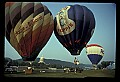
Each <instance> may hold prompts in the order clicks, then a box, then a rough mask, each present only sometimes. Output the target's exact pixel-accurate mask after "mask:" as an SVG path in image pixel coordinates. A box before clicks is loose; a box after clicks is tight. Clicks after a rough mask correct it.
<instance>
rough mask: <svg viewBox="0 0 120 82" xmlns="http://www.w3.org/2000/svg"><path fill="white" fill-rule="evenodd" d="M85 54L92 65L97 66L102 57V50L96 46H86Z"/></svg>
mask: <svg viewBox="0 0 120 82" xmlns="http://www.w3.org/2000/svg"><path fill="white" fill-rule="evenodd" d="M86 53H87V56H88V58H89V60H90V61H91V63H92V64H93V65H97V64H98V63H99V62H100V60H101V59H102V58H103V56H104V49H103V47H102V46H100V45H98V44H89V45H87V46H86Z"/></svg>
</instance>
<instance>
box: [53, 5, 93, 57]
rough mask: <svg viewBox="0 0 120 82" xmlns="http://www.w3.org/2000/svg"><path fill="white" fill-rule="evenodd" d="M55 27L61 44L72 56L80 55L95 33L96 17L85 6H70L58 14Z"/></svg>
mask: <svg viewBox="0 0 120 82" xmlns="http://www.w3.org/2000/svg"><path fill="white" fill-rule="evenodd" d="M54 26H55V28H54V33H55V35H56V37H57V39H58V40H59V42H60V43H61V44H62V45H63V46H64V47H65V48H66V49H67V50H68V51H69V52H70V53H71V55H74V56H75V55H80V52H81V51H82V49H83V48H84V47H85V46H86V44H87V43H88V41H89V40H90V38H91V37H92V35H93V33H94V29H95V17H94V15H93V13H92V11H91V10H90V9H88V8H87V7H85V6H82V5H78V4H75V5H68V6H66V7H64V8H62V9H61V10H60V11H59V12H58V14H57V15H56V17H55V19H54Z"/></svg>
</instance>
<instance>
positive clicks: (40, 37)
mask: <svg viewBox="0 0 120 82" xmlns="http://www.w3.org/2000/svg"><path fill="white" fill-rule="evenodd" d="M53 30H54V21H53V16H52V13H51V12H50V11H49V9H48V8H47V7H46V6H45V5H43V4H42V3H40V2H6V3H5V36H6V38H7V40H8V42H9V43H10V44H11V45H12V46H13V47H14V49H16V51H17V52H18V53H19V54H20V56H21V57H22V58H23V60H24V61H34V60H35V59H36V57H37V56H38V54H39V52H40V51H41V50H42V48H43V47H44V46H45V44H46V43H47V41H48V40H49V38H50V36H51V35H52V32H53Z"/></svg>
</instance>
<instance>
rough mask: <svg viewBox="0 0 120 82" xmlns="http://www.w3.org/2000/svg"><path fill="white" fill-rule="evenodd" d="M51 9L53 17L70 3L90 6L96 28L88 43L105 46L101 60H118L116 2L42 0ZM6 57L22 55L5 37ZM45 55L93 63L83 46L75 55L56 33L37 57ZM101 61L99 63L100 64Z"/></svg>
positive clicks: (49, 57) (63, 59)
mask: <svg viewBox="0 0 120 82" xmlns="http://www.w3.org/2000/svg"><path fill="white" fill-rule="evenodd" d="M41 3H42V4H44V5H45V6H47V7H48V9H49V10H50V11H51V13H52V15H53V18H54V17H55V16H56V14H57V13H58V12H59V11H60V10H61V9H62V8H63V7H66V6H68V5H74V4H79V5H84V6H86V7H87V8H89V9H90V10H91V11H92V12H93V14H94V16H95V21H96V25H95V30H94V33H93V36H92V37H91V39H90V40H89V42H88V43H87V44H93V43H95V44H99V45H101V46H102V47H103V48H104V56H103V58H102V59H101V61H116V4H114V3H81V2H77V3H75V2H41ZM4 48H5V49H4V52H5V54H4V57H9V58H11V59H13V60H14V59H20V58H21V56H20V55H19V54H18V52H17V51H16V50H15V49H14V48H13V47H12V46H11V45H10V43H9V42H8V41H7V39H6V38H5V47H4ZM42 55H43V56H44V58H46V59H57V60H62V61H68V62H73V60H74V57H77V59H78V60H79V62H80V63H84V64H91V62H90V60H89V59H88V57H87V55H86V49H85V48H83V50H82V51H81V53H80V55H77V56H73V55H71V54H70V52H69V51H68V50H67V49H66V48H65V47H63V46H62V44H61V43H60V42H59V41H58V39H57V38H56V36H55V35H54V31H53V33H52V36H51V37H50V39H49V41H48V42H47V44H46V45H45V46H44V47H43V49H42V50H41V51H40V53H39V54H38V56H37V58H40V57H41V56H42ZM101 61H100V62H99V63H98V64H100V63H101Z"/></svg>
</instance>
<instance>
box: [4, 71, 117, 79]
mask: <svg viewBox="0 0 120 82" xmlns="http://www.w3.org/2000/svg"><path fill="white" fill-rule="evenodd" d="M4 76H5V77H48V78H49V77H50V78H51V77H52V78H84V77H110V78H114V77H115V70H84V71H82V73H74V72H71V73H70V72H69V73H58V72H52V73H39V72H38V73H32V74H25V73H17V74H4Z"/></svg>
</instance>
